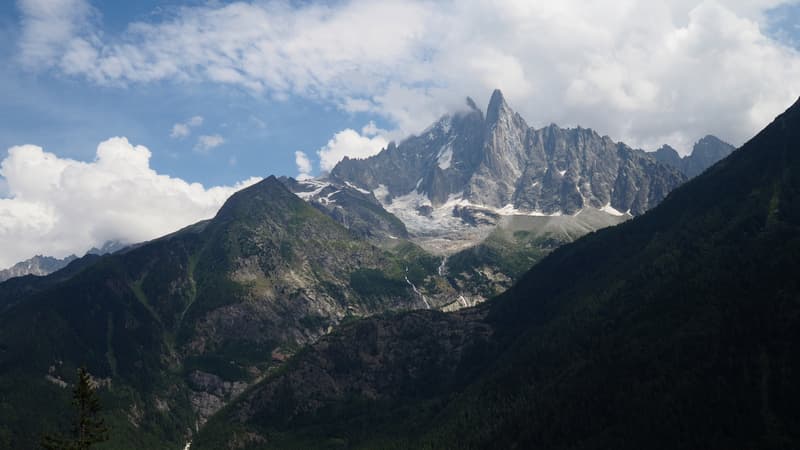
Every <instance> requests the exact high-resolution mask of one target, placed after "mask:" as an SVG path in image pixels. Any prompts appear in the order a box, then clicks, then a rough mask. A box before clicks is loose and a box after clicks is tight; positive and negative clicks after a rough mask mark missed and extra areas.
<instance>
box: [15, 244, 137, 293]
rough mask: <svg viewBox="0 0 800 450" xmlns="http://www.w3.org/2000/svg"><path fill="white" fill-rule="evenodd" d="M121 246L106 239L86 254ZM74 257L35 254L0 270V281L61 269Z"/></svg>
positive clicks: (112, 249)
mask: <svg viewBox="0 0 800 450" xmlns="http://www.w3.org/2000/svg"><path fill="white" fill-rule="evenodd" d="M123 248H125V245H124V244H122V243H120V242H117V241H108V242H106V243H105V244H103V246H102V247H101V248H96V247H92V249H91V250H89V251H88V252H86V254H87V255H105V254H106V253H113V252H115V251H117V250H121V249H123ZM76 259H78V257H77V256H75V255H69V256H67V257H65V258H54V257H52V256H42V255H36V256H34V257H32V258H30V259H26V260H25V261H21V262H18V263H16V264H14V265H13V266H11V267H9V268H8V269H3V270H0V283H2V282H3V281H6V280H8V279H10V278H15V277H21V276H25V275H37V276H43V275H49V274H51V273H53V272H55V271H57V270H61V269H63V268H64V267H66V266H67V265H68V264H69V263H71V262H72V261H75V260H76Z"/></svg>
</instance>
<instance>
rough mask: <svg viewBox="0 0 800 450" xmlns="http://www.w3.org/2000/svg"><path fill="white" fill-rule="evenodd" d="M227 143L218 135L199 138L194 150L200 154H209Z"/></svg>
mask: <svg viewBox="0 0 800 450" xmlns="http://www.w3.org/2000/svg"><path fill="white" fill-rule="evenodd" d="M224 143H225V138H223V137H222V136H220V135H218V134H211V135H202V136H198V138H197V144H195V145H194V150H195V151H196V152H199V153H208V152H210V151H211V150H212V149H214V148H216V147H219V146H220V145H222V144H224Z"/></svg>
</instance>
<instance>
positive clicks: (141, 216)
mask: <svg viewBox="0 0 800 450" xmlns="http://www.w3.org/2000/svg"><path fill="white" fill-rule="evenodd" d="M150 155H151V153H150V150H148V149H147V148H145V147H143V146H141V145H136V146H134V145H132V144H131V143H129V142H128V140H127V139H125V138H123V137H115V138H111V139H108V140H106V141H104V142H101V143H100V144H99V145H98V147H97V157H96V159H95V161H93V162H88V163H86V162H80V161H75V160H71V159H62V158H59V157H57V156H56V155H54V154H52V153H48V152H45V151H44V150H43V149H42V148H41V147H37V146H35V145H22V146H16V147H12V148H10V149H9V150H8V156H7V157H6V158H5V159H3V161H2V163H0V175H2V178H0V181H2V182H3V183H4V184H5V186H6V191H7V192H6V193H7V195H8V196H9V198H0V245H2V248H3V251H2V252H0V267H7V266H10V265H12V264H14V263H16V262H18V261H21V260H24V259H26V258H29V257H31V256H33V255H35V254H37V253H44V254H47V255H50V256H56V257H63V256H66V255H69V254H72V253H75V254H79V255H80V254H83V253H84V252H85V251H86V250H88V249H89V248H91V247H93V246H97V247H99V246H100V245H102V244H103V243H104V242H106V241H109V240H117V241H121V242H127V243H133V242H141V241H145V240H148V239H153V238H156V237H158V236H162V235H164V234H168V233H170V232H173V231H175V230H177V229H179V228H182V227H184V226H186V225H189V224H192V223H194V222H197V221H199V220H202V219H207V218H210V217H212V216H213V215H214V214H216V212H217V210H218V209H219V207H220V206H221V205H222V203H223V202H224V201H225V200H226V199H227V198H228V197H229V196H230V195H231V194H232V193H234V192H235V191H237V190H239V189H242V188H244V187H246V186H249V185H252V184H254V183H256V182H257V181H259V178H250V179H247V180H244V181H242V182H239V183H237V184H236V185H234V186H216V187H211V188H208V189H207V188H204V187H203V186H202V185H201V184H199V183H188V182H186V181H184V180H182V179H180V178H173V177H170V176H167V175H162V174H158V173H156V172H155V171H154V170H153V169H151V168H150Z"/></svg>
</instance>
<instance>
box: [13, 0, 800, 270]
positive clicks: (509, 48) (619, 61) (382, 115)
mask: <svg viewBox="0 0 800 450" xmlns="http://www.w3.org/2000/svg"><path fill="white" fill-rule="evenodd" d="M799 23H800V6H798V2H796V1H790V2H787V1H782V0H729V1H724V2H722V1H713V0H680V1H671V0H647V1H645V0H623V1H619V0H599V1H596V2H591V3H590V4H587V3H586V2H584V1H582V0H563V1H559V2H551V1H548V2H545V1H541V2H539V1H529V0H506V1H503V2H494V1H488V0H475V1H469V2H464V1H452V2H450V1H441V2H425V1H413V0H412V1H396V0H384V1H380V2H375V1H367V0H347V1H337V2H312V1H295V2H287V1H270V0H253V1H238V2H231V1H221V0H209V1H200V0H191V1H183V2H181V1H168V2H158V1H152V0H140V1H131V2H120V1H109V0H105V1H104V0H16V1H5V2H0V98H2V102H0V248H3V252H2V254H0V267H3V266H6V265H9V264H11V263H13V262H15V261H18V260H20V259H23V258H27V257H30V256H32V255H33V254H36V253H45V254H50V255H54V256H65V255H67V254H69V253H81V252H83V251H85V249H88V248H90V247H91V246H95V245H99V244H102V243H103V241H105V240H108V239H116V240H122V241H130V242H132V241H137V240H143V239H150V238H153V237H156V236H158V235H160V234H165V233H167V232H170V231H173V230H174V229H175V228H177V227H180V226H184V225H187V224H189V223H192V222H194V221H197V220H200V219H203V218H206V217H209V216H211V215H213V213H214V212H215V211H216V209H217V208H218V207H219V206H220V205H221V203H222V202H223V201H224V200H225V198H226V196H227V195H230V193H231V192H233V191H234V190H235V189H237V188H240V187H241V186H244V185H247V184H248V183H252V182H253V181H254V180H255V178H251V177H264V176H267V175H269V174H278V175H293V176H296V175H298V174H299V173H300V172H305V173H310V174H311V175H318V174H320V173H322V172H324V171H325V170H328V169H330V168H331V167H332V166H333V164H335V162H336V161H338V160H339V159H341V158H342V157H343V156H345V155H347V156H351V157H365V156H368V155H371V154H374V153H375V152H377V151H379V150H380V148H381V147H382V146H384V145H385V144H386V143H387V142H388V141H390V140H398V139H402V137H404V136H407V135H408V134H410V133H414V132H418V131H420V130H422V129H423V128H425V127H426V126H427V125H429V124H430V123H431V122H432V121H433V120H435V119H436V118H437V117H439V116H440V115H442V114H445V113H452V112H457V111H458V110H459V109H460V108H463V104H464V98H465V97H466V96H471V97H473V98H474V99H475V100H476V101H477V102H478V104H483V105H485V103H486V102H487V101H488V97H489V95H490V94H491V92H492V90H493V89H495V88H501V89H502V90H503V92H504V93H505V95H506V99H507V100H508V101H509V103H510V104H511V106H512V107H513V108H515V109H516V110H517V111H518V112H520V113H521V114H522V115H523V117H525V119H526V120H528V122H529V124H531V125H533V126H537V127H538V126H544V125H547V124H549V123H557V124H559V125H562V126H576V125H581V126H584V127H590V128H594V129H596V130H597V131H598V132H600V133H601V134H607V135H609V136H611V137H612V138H613V139H615V140H620V141H624V142H626V143H628V144H630V145H632V146H634V147H640V148H644V149H651V150H652V149H655V148H658V147H660V146H661V145H662V144H665V143H666V144H670V145H672V146H673V147H675V148H677V149H678V150H679V151H681V152H683V153H687V152H688V151H689V150H690V149H691V146H692V143H693V142H695V141H696V140H698V139H699V138H700V137H702V136H704V135H705V134H715V135H717V136H719V137H720V138H722V139H724V140H727V141H729V142H731V143H732V144H734V145H740V144H742V143H743V142H744V141H745V140H746V139H747V138H749V137H750V136H752V134H753V133H755V132H757V131H758V130H759V129H760V128H762V127H763V126H764V125H766V124H767V123H768V122H769V121H770V120H771V119H772V118H773V117H774V116H775V115H776V114H778V113H780V112H781V111H782V110H783V109H785V108H786V107H787V106H788V105H789V104H791V103H792V102H793V101H794V100H795V99H796V98H797V96H798V95H800V53H798V48H800V28H798V24H799ZM193 117H200V118H202V120H200V119H195V120H194V121H193V122H192V121H191V119H192V118H193ZM190 123H193V124H194V125H189V124H190ZM176 124H177V125H178V126H179V128H180V129H182V130H183V133H182V134H180V135H174V133H172V130H173V128H174V127H175V126H176ZM181 124H183V125H181ZM171 134H172V135H171ZM117 136H118V137H124V138H125V140H109V139H111V138H113V137H117ZM201 142H206V143H210V144H216V146H213V148H210V147H211V145H209V146H207V147H206V148H203V147H202V145H201V144H200V143H201ZM137 146H143V147H137ZM12 148H13V149H16V150H13V151H12V150H11V149H12ZM99 148H101V149H103V150H98V149H99ZM7 150H8V151H7ZM298 151H301V152H303V154H302V155H300V156H303V158H298V155H297V154H296V152H298ZM305 160H308V162H307V163H304V161H305ZM298 162H301V163H303V164H301V165H303V166H304V167H298V164H297V163H298ZM301 169H302V170H301ZM192 183H200V184H201V185H195V184H192ZM73 229H74V230H80V231H75V232H71V231H67V230H73Z"/></svg>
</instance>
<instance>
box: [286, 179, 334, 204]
mask: <svg viewBox="0 0 800 450" xmlns="http://www.w3.org/2000/svg"><path fill="white" fill-rule="evenodd" d="M298 184H300V185H301V186H303V187H306V188H309V190H308V191H305V192H295V195H296V196H298V197H300V198H302V199H303V200H305V201H309V200H311V199H312V198H313V197H315V196H316V195H318V194H319V193H320V192H322V190H323V189H325V188H326V187H328V186H330V185H331V184H330V183H325V182H323V181H317V180H313V179H312V180H304V181H301V182H299V183H298Z"/></svg>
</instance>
